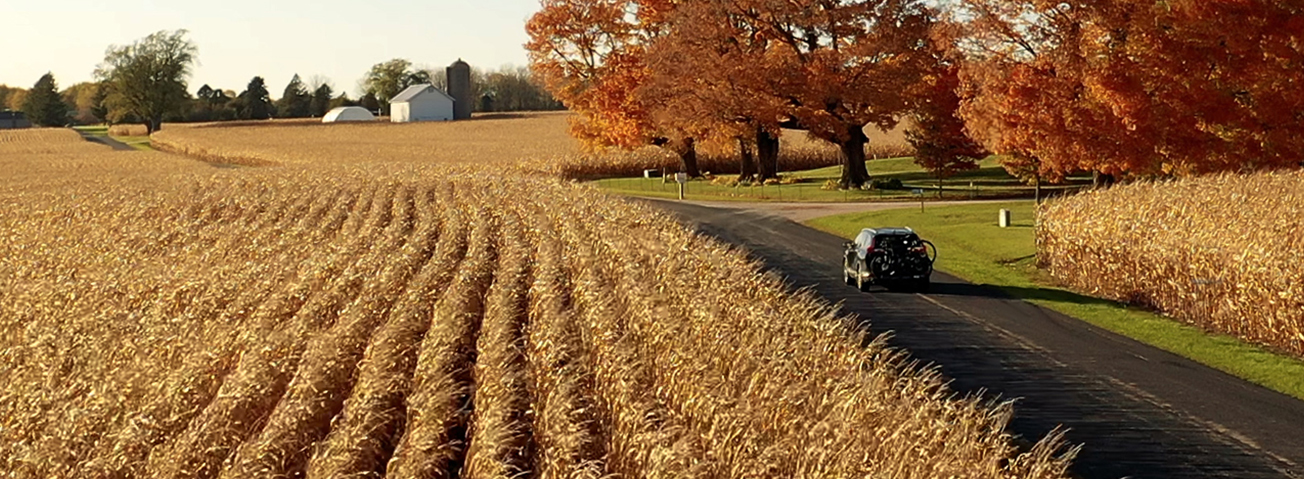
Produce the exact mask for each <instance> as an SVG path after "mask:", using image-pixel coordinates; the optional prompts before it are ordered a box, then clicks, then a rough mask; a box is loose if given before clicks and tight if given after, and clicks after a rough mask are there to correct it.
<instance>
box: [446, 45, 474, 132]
mask: <svg viewBox="0 0 1304 479" xmlns="http://www.w3.org/2000/svg"><path fill="white" fill-rule="evenodd" d="M447 73H448V96H451V97H453V100H454V101H455V102H454V103H453V119H454V120H466V119H470V118H471V109H472V108H473V106H474V103H472V102H474V101H475V100H474V99H473V98H471V65H467V64H466V62H464V61H462V60H461V59H458V60H457V62H456V63H453V64H452V65H450V66H449V67H448V71H447Z"/></svg>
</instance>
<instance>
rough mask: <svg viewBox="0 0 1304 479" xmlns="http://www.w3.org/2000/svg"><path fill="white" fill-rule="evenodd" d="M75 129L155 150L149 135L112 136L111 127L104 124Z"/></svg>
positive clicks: (140, 147)
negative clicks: (110, 133)
mask: <svg viewBox="0 0 1304 479" xmlns="http://www.w3.org/2000/svg"><path fill="white" fill-rule="evenodd" d="M73 129H74V130H77V131H79V132H81V133H82V134H84V135H87V136H93V137H101V138H110V139H113V140H116V141H118V142H120V143H123V144H126V145H127V146H130V147H132V148H134V149H137V150H140V151H154V145H153V144H152V143H150V139H149V137H148V136H112V135H109V127H107V126H104V125H93V126H76V127H73Z"/></svg>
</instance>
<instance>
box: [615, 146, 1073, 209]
mask: <svg viewBox="0 0 1304 479" xmlns="http://www.w3.org/2000/svg"><path fill="white" fill-rule="evenodd" d="M978 166H979V168H978V169H976V170H972V171H964V172H960V173H958V174H957V175H956V176H955V177H953V178H950V179H948V180H946V181H945V182H944V183H943V184H944V185H945V186H944V188H943V190H942V193H941V195H940V196H939V194H938V192H937V180H936V179H934V178H933V177H932V175H931V174H929V173H928V172H927V171H924V169H923V168H921V167H920V166H919V165H917V164H915V162H914V158H885V159H878V160H870V161H866V162H865V168H866V169H867V170H868V171H869V174H870V176H872V177H873V178H874V179H876V180H898V181H900V182H901V185H902V186H901V188H893V189H873V190H840V189H827V185H828V183H829V182H836V181H837V180H838V179H839V178H841V175H842V170H841V167H840V166H830V167H827V168H818V169H814V170H805V171H792V172H784V173H782V174H781V176H783V177H784V178H785V179H786V181H787V183H788V184H770V185H739V184H731V183H732V182H730V181H727V180H731V179H733V178H736V177H737V175H734V174H722V175H718V178H720V179H721V180H726V181H720V182H713V181H710V180H705V179H694V180H692V181H689V182H688V184H687V185H686V189H685V195H684V197H685V199H689V200H707V201H783V202H819V203H837V202H865V201H912V200H913V201H917V200H918V199H919V197H917V196H915V194H914V190H916V189H918V190H921V191H922V193H923V196H924V198H923V199H925V200H928V201H933V200H938V199H944V200H970V199H1011V198H1031V197H1032V196H1033V188H1032V187H1031V186H1028V185H1027V184H1025V183H1024V182H1022V181H1020V180H1018V179H1017V178H1014V177H1012V176H1010V175H1009V173H1007V172H1006V171H1005V168H1003V167H1002V166H1001V165H1000V162H998V161H997V160H996V158H994V157H993V158H987V159H984V160H982V161H981V162H979V163H978ZM1070 180H1071V181H1070V182H1069V183H1068V184H1066V185H1059V186H1054V185H1048V186H1046V187H1045V191H1044V193H1045V194H1055V193H1058V192H1062V191H1066V190H1072V189H1076V188H1078V187H1081V186H1083V185H1085V184H1088V183H1090V178H1071V179H1070ZM593 184H594V185H595V186H597V187H599V188H602V189H604V190H607V191H609V192H612V193H617V194H622V195H629V196H644V197H654V198H678V196H679V185H677V184H675V182H674V180H673V179H671V178H667V179H666V180H664V181H663V179H662V178H659V177H658V178H608V179H603V180H597V181H594V182H593Z"/></svg>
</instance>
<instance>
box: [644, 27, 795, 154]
mask: <svg viewBox="0 0 1304 479" xmlns="http://www.w3.org/2000/svg"><path fill="white" fill-rule="evenodd" d="M732 7H734V5H733V4H731V3H730V2H713V1H703V2H685V3H683V4H681V5H679V6H678V8H676V9H675V10H674V11H673V12H672V14H671V15H670V16H669V17H668V22H667V26H668V28H667V30H666V34H665V35H664V36H663V37H661V38H659V39H658V41H657V42H656V43H654V44H653V46H652V47H651V48H650V49H649V55H648V58H649V63H650V64H651V65H652V70H653V71H654V80H653V85H654V86H655V88H656V89H657V90H660V91H661V92H663V93H673V94H671V95H667V96H666V97H665V98H664V99H663V101H658V102H657V105H658V109H659V110H661V111H663V112H664V114H665V115H666V116H667V117H668V118H670V119H672V121H675V122H677V123H679V124H682V125H694V126H696V127H698V128H703V127H704V128H706V129H708V130H709V131H710V132H711V133H713V134H714V136H716V137H717V138H716V140H717V141H718V140H720V139H721V138H718V137H720V136H725V137H728V138H729V139H731V140H732V141H736V142H737V143H738V144H739V159H740V161H741V165H740V166H741V167H740V178H742V179H748V178H757V179H760V180H766V179H770V178H775V177H777V176H778V156H779V136H780V134H781V131H782V129H781V128H782V126H783V124H784V123H785V122H791V120H792V115H791V113H790V112H789V111H788V110H789V109H790V107H789V105H788V104H787V102H786V101H785V100H783V99H781V98H779V97H778V96H777V95H774V94H773V92H774V91H776V89H777V88H778V83H777V81H781V80H782V78H781V77H780V76H776V74H775V73H776V72H775V71H774V68H773V65H770V64H768V63H766V61H767V60H769V59H770V57H769V56H767V54H766V53H767V49H770V48H773V47H775V46H776V44H775V43H774V42H773V41H772V39H770V38H767V36H765V35H764V34H762V33H761V31H760V30H759V29H758V25H755V24H751V23H748V22H746V21H742V20H741V19H740V15H741V11H739V10H736V9H733V8H732ZM753 149H755V151H756V153H757V155H756V157H753V155H752V151H753ZM754 160H756V161H754Z"/></svg>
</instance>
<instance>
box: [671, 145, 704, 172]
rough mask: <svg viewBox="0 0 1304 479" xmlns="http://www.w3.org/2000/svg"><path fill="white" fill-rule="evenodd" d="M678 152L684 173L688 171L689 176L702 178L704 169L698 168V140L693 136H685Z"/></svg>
mask: <svg viewBox="0 0 1304 479" xmlns="http://www.w3.org/2000/svg"><path fill="white" fill-rule="evenodd" d="M677 153H679V161H680V162H681V163H682V167H683V170H684V173H688V177H689V178H701V177H702V171H701V170H699V169H697V142H696V141H695V140H693V139H692V138H685V139H684V141H683V144H682V145H681V147H680V149H679V151H678V152H677Z"/></svg>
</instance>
